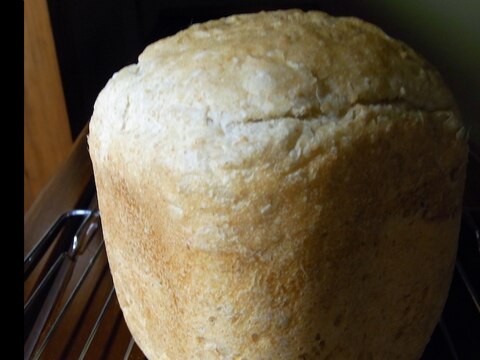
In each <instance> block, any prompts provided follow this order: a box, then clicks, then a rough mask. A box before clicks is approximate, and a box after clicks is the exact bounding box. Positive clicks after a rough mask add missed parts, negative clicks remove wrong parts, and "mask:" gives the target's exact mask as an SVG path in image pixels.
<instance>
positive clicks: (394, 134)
mask: <svg viewBox="0 0 480 360" xmlns="http://www.w3.org/2000/svg"><path fill="white" fill-rule="evenodd" d="M88 140H89V146H90V153H91V158H92V161H93V166H94V173H95V180H96V185H97V190H98V200H99V206H100V211H101V214H102V224H103V231H104V237H105V243H106V249H107V254H108V259H109V264H110V267H111V272H112V275H113V280H114V284H115V288H116V292H117V296H118V300H119V302H120V305H121V308H122V310H123V314H124V317H125V320H126V322H127V324H128V327H129V329H130V330H131V332H132V334H133V336H134V338H135V340H136V342H137V344H138V345H139V346H140V348H141V349H142V350H143V351H144V353H145V355H146V356H147V357H148V358H149V359H171V360H173V359H232V360H233V359H238V360H241V359H245V360H250V359H275V360H281V359H330V360H332V359H359V360H360V359H364V360H368V359H389V360H392V359H409V360H413V359H418V358H419V357H420V356H421V354H422V351H423V349H424V347H425V345H426V343H427V342H428V339H429V337H430V335H431V333H432V331H433V329H434V327H435V325H436V322H437V321H438V318H439V315H440V313H441V310H442V307H443V305H444V302H445V298H446V295H447V292H448V288H449V284H450V280H451V275H452V269H453V264H454V259H455V253H456V244H457V235H458V228H459V216H460V213H461V196H462V192H463V183H464V177H465V163H466V153H467V147H466V140H465V135H464V131H463V128H462V125H461V123H460V120H459V116H458V113H457V111H456V107H455V104H454V102H453V99H452V97H451V95H450V93H449V91H448V90H447V89H446V87H445V85H444V84H443V82H442V80H441V79H440V77H439V75H438V74H437V72H436V71H435V70H434V69H432V67H431V66H430V65H428V64H427V63H426V62H425V61H424V60H423V59H422V58H421V57H419V56H418V55H416V54H415V53H414V52H413V51H412V50H411V49H409V48H408V47H406V46H405V45H404V44H402V43H400V42H398V41H396V40H393V39H392V38H390V37H388V36H387V35H385V34H384V33H383V32H382V31H381V30H379V29H378V28H376V27H375V26H372V25H370V24H367V23H365V22H362V21H360V20H358V19H354V18H335V17H331V16H328V15H326V14H324V13H321V12H302V11H299V10H289V11H277V12H263V13H258V14H249V15H238V16H232V17H228V18H224V19H220V20H216V21H210V22H207V23H204V24H197V25H193V26H191V27H190V28H188V29H187V30H185V31H182V32H180V33H178V34H176V35H175V36H172V37H169V38H166V39H163V40H160V41H158V42H156V43H154V44H152V45H150V46H148V47H147V48H146V49H145V51H144V52H143V53H142V54H141V55H140V57H139V62H138V63H137V64H135V65H131V66H128V67H126V68H124V69H122V70H121V71H119V72H118V73H116V74H115V75H114V76H113V77H112V79H111V80H110V81H109V82H108V84H107V85H106V87H105V89H104V90H103V91H102V92H101V93H100V95H99V97H98V99H97V102H96V104H95V109H94V113H93V116H92V120H91V123H90V135H89V139H88Z"/></svg>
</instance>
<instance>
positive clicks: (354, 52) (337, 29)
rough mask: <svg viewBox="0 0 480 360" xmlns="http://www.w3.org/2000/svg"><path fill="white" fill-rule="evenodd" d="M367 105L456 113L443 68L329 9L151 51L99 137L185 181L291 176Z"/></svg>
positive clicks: (211, 25) (227, 24)
mask: <svg viewBox="0 0 480 360" xmlns="http://www.w3.org/2000/svg"><path fill="white" fill-rule="evenodd" d="M358 105H365V106H377V105H380V106H391V107H398V108H405V109H406V110H419V111H429V112H430V111H438V110H447V111H450V110H452V109H453V108H454V103H453V100H452V97H451V95H450V93H449V92H448V90H447V89H446V87H445V86H444V85H443V83H442V80H441V78H440V77H439V75H438V74H437V72H436V71H435V70H434V69H433V68H432V67H431V66H430V65H428V64H427V63H426V61H425V60H423V59H422V58H421V57H419V56H418V55H417V54H415V53H414V52H413V51H412V50H411V49H410V48H408V47H407V46H405V45H404V44H403V43H401V42H399V41H396V40H394V39H392V38H390V37H389V36H387V35H386V34H385V33H383V32H382V31H381V30H380V29H378V28H377V27H375V26H373V25H371V24H368V23H365V22H363V21H361V20H358V19H355V18H336V17H332V16H329V15H327V14H325V13H322V12H318V11H311V12H303V11H300V10H289V11H276V12H262V13H258V14H247V15H236V16H231V17H227V18H223V19H220V20H215V21H210V22H207V23H204V24H196V25H193V26H191V27H189V28H188V29H186V30H184V31H181V32H179V33H178V34H176V35H175V36H172V37H168V38H165V39H162V40H159V41H157V42H156V43H154V44H151V45H150V46H148V47H147V48H146V49H145V51H144V52H143V53H142V54H141V55H140V57H139V61H138V64H135V65H131V66H128V67H126V68H124V69H122V70H121V71H119V72H118V73H116V74H115V75H114V76H113V77H112V79H111V80H110V81H109V82H108V84H107V86H106V87H105V89H104V90H103V91H102V92H101V93H100V95H99V97H98V99H97V102H96V104H95V110H94V114H93V117H92V122H91V126H90V130H91V134H93V135H95V136H94V137H95V139H94V141H96V151H97V155H98V156H99V157H100V158H103V157H105V156H107V154H108V152H109V147H110V146H111V144H112V141H113V142H116V140H118V142H116V144H117V145H114V146H115V147H116V149H117V150H115V151H122V152H123V155H122V156H124V158H125V160H127V161H129V159H130V158H129V157H130V156H131V159H130V160H131V161H132V162H135V161H137V160H136V159H139V157H140V158H142V159H145V161H146V162H147V163H150V164H153V163H159V164H163V165H165V166H167V167H168V168H171V169H177V170H178V171H179V172H180V173H182V174H185V173H189V172H190V173H192V174H193V173H196V172H198V171H202V172H205V171H206V172H209V171H213V172H218V171H222V170H225V169H230V170H231V169H246V168H252V167H254V166H262V165H265V166H267V164H270V165H271V164H277V165H276V166H277V167H281V168H282V169H283V170H284V171H287V172H288V171H289V169H293V168H295V167H296V166H297V165H298V163H299V162H301V161H302V157H304V156H307V157H308V153H309V151H310V150H309V149H313V148H315V147H318V146H316V145H315V143H317V144H318V141H320V138H321V136H320V137H319V129H320V128H322V129H324V130H321V131H320V132H322V131H331V126H326V124H327V125H328V124H330V125H331V124H332V123H333V124H334V123H336V122H338V121H339V120H340V119H342V118H343V117H344V116H346V115H347V114H348V113H349V112H350V111H351V110H352V109H353V108H354V107H355V106H358ZM329 129H330V130H329ZM120 139H121V140H120ZM119 144H121V146H120V145H119ZM280 163H281V164H280ZM268 166H269V165H268Z"/></svg>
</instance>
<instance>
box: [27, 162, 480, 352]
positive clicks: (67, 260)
mask: <svg viewBox="0 0 480 360" xmlns="http://www.w3.org/2000/svg"><path fill="white" fill-rule="evenodd" d="M477 165H479V166H480V162H479V163H478V164H477ZM479 218H480V208H469V207H466V208H464V211H463V217H462V226H461V232H460V239H459V250H458V254H457V260H456V265H455V273H454V277H453V281H452V285H451V289H450V293H449V297H448V299H447V303H446V305H445V308H444V311H443V314H442V317H441V319H440V321H439V324H438V326H437V327H436V329H435V331H434V333H433V335H432V338H431V340H430V343H429V344H428V346H427V348H426V350H425V352H424V355H423V357H422V360H429V359H435V360H442V359H454V360H473V359H480V298H479V289H480V225H479V224H480V221H479ZM100 228H101V222H100V214H99V212H98V210H97V209H96V208H93V209H85V210H83V209H82V210H72V211H69V212H67V213H65V214H62V215H61V216H60V217H59V218H58V220H57V221H56V222H55V223H54V224H52V226H51V227H50V229H49V230H48V231H47V233H46V234H45V236H44V237H43V238H42V239H41V240H40V241H39V242H38V243H37V245H36V246H35V247H34V248H33V249H32V251H30V252H29V254H28V255H27V256H26V257H25V259H24V283H26V282H27V281H31V282H33V283H34V286H32V290H31V291H30V292H29V294H26V301H24V358H25V359H63V358H69V359H70V358H75V359H133V360H136V359H145V356H144V355H143V354H142V352H141V350H140V349H139V348H138V347H137V346H136V344H135V342H134V340H133V338H132V337H131V335H130V333H129V332H128V328H127V327H126V324H125V322H124V320H123V317H122V314H121V311H120V308H119V305H118V302H117V299H116V296H115V289H114V286H113V282H112V279H111V275H110V273H109V270H108V263H107V260H106V254H105V247H104V243H103V238H102V235H101V231H98V230H99V229H100ZM40 264H43V265H44V266H43V268H44V270H39V268H40V267H41V266H40ZM32 277H36V279H34V280H31V278H32Z"/></svg>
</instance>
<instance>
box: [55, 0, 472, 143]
mask: <svg viewBox="0 0 480 360" xmlns="http://www.w3.org/2000/svg"><path fill="white" fill-rule="evenodd" d="M48 4H49V10H50V16H51V22H52V28H53V33H54V38H55V43H56V47H57V55H58V59H59V64H60V71H61V76H62V81H63V87H64V93H65V98H66V103H67V108H68V114H69V118H70V122H71V124H70V125H71V131H72V135H73V138H75V137H76V136H77V135H78V134H79V132H80V130H81V129H82V127H83V126H84V125H85V124H86V122H87V121H88V120H89V119H90V116H91V114H92V111H93V104H94V102H95V99H96V97H97V95H98V93H99V92H100V90H101V89H102V88H103V87H104V86H105V84H106V82H107V81H108V79H109V78H110V77H111V76H112V75H113V73H114V72H116V71H118V70H119V69H121V68H122V67H123V66H125V65H128V64H131V63H134V62H136V61H137V57H138V55H139V54H140V53H141V52H142V51H143V49H144V48H145V47H146V46H147V45H148V44H150V43H152V42H154V41H156V40H158V39H160V38H162V37H165V36H168V35H172V34H174V33H176V32H177V31H179V30H181V29H183V28H185V27H187V26H188V25H190V24H192V23H196V22H202V21H205V20H209V19H213V18H218V17H221V16H226V15H230V14H234V13H247V12H256V11H259V10H269V9H281V8H292V7H295V8H301V9H305V10H307V9H318V10H322V11H326V12H328V13H330V14H332V15H341V16H357V17H360V18H363V19H364V20H367V21H370V22H372V23H374V24H376V25H378V26H380V27H381V28H382V29H384V30H385V31H386V32H387V33H388V34H389V35H391V36H393V37H396V38H398V39H400V40H403V41H404V42H406V43H408V44H409V45H410V46H412V47H413V48H414V49H415V50H417V51H418V52H420V53H421V54H423V55H424V56H425V57H426V58H427V59H428V60H429V61H430V62H431V63H432V64H433V65H435V66H436V67H437V68H438V69H439V70H440V72H441V73H442V75H443V76H444V78H445V80H446V82H447V84H448V85H449V86H450V88H451V89H452V90H453V92H454V95H455V97H456V99H457V101H458V103H459V105H460V108H461V111H462V114H463V117H464V120H465V122H466V124H467V127H468V128H469V130H470V137H471V139H474V141H475V142H476V143H477V144H478V143H479V142H480V125H479V123H480V105H479V103H478V102H479V101H480V96H479V95H480V90H479V89H480V76H479V74H480V72H479V69H478V67H479V64H480V20H479V19H478V17H479V16H480V1H478V0H443V1H442V0H389V1H381V0H363V1H362V0H357V1H354V0H344V1H338V0H337V1H328V0H324V1H284V0H279V1H261V0H260V1H259V0H257V1H251V0H242V1H218V0H217V1H214V0H211V1H205V0H203V1H186V0H173V1H168V2H167V1H158V0H81V1H80V0H49V1H48Z"/></svg>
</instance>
